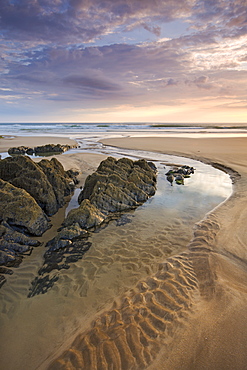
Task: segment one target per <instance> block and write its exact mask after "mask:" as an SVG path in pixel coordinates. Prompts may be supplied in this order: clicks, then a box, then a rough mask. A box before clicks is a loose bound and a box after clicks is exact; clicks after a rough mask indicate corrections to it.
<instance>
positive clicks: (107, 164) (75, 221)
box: [29, 157, 157, 297]
mask: <svg viewBox="0 0 247 370" xmlns="http://www.w3.org/2000/svg"><path fill="white" fill-rule="evenodd" d="M156 179H157V170H156V167H155V165H154V164H153V163H152V162H147V161H145V160H138V161H132V160H130V159H128V158H121V159H119V160H116V159H114V158H112V157H108V158H107V159H106V160H104V161H102V162H101V163H100V165H99V167H98V169H97V170H96V172H94V173H93V174H92V175H90V176H88V177H87V179H86V181H85V185H84V188H83V190H82V192H81V193H80V195H79V198H78V202H79V204H80V206H79V207H78V208H75V209H72V210H71V211H70V212H69V213H68V215H67V217H66V219H65V221H64V223H63V226H62V227H61V229H60V230H59V231H58V233H57V235H56V236H55V237H54V238H53V239H52V240H50V241H49V242H48V243H47V245H46V247H47V251H46V252H45V255H44V260H45V261H44V264H43V266H42V268H41V269H40V270H39V276H37V277H36V278H35V279H34V281H33V282H32V287H31V289H30V293H29V297H32V296H34V295H36V294H43V293H45V292H46V291H47V290H48V289H50V287H51V286H52V285H53V284H54V283H55V281H56V280H57V279H58V275H57V273H56V272H52V271H53V270H57V271H59V270H61V269H68V268H69V267H70V263H71V262H76V261H78V260H79V259H81V258H82V257H83V255H84V253H85V252H86V251H87V250H88V249H89V248H90V246H91V243H90V242H89V241H88V236H89V235H90V232H91V231H94V230H95V229H97V228H99V227H100V226H101V225H102V224H104V223H105V222H108V221H109V220H111V219H116V218H119V217H120V216H122V214H123V212H125V211H128V210H130V209H134V208H136V207H138V206H139V205H141V204H143V203H144V202H145V201H146V200H147V199H148V198H149V197H150V196H152V195H154V193H155V190H156ZM51 272H52V273H51Z"/></svg>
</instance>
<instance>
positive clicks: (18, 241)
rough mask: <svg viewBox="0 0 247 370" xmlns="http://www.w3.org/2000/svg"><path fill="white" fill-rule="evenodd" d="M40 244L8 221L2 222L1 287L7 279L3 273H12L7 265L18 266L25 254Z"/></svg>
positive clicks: (0, 251) (0, 248) (0, 230)
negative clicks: (14, 228) (11, 225)
mask: <svg viewBox="0 0 247 370" xmlns="http://www.w3.org/2000/svg"><path fill="white" fill-rule="evenodd" d="M38 245H40V243H39V242H38V241H37V240H33V239H31V238H29V237H27V236H26V235H23V234H21V233H19V232H17V231H15V230H13V229H12V228H11V227H10V226H9V225H8V224H7V223H4V222H2V223H1V224H0V282H1V283H0V287H1V286H2V284H4V282H5V281H6V279H5V278H4V277H3V274H12V273H13V271H12V270H10V269H8V268H7V267H17V266H19V264H20V263H21V261H22V256H23V255H24V254H27V253H28V254H30V253H31V251H32V248H33V247H36V246H38Z"/></svg>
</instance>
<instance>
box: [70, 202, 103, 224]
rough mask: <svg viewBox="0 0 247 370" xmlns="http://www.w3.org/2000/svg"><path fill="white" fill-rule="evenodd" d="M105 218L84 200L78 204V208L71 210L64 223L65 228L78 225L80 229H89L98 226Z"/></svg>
mask: <svg viewBox="0 0 247 370" xmlns="http://www.w3.org/2000/svg"><path fill="white" fill-rule="evenodd" d="M105 218H106V216H105V215H104V214H103V213H102V212H100V210H98V209H97V208H96V207H95V206H94V205H93V204H91V202H90V201H89V200H88V199H85V200H83V201H82V203H81V204H80V207H78V208H76V209H72V210H71V211H70V212H69V213H68V215H67V217H66V219H65V221H64V225H65V226H66V227H68V226H72V225H74V224H78V225H79V226H80V228H81V229H89V228H91V227H94V226H98V225H100V224H101V223H102V222H103V221H104V220H105Z"/></svg>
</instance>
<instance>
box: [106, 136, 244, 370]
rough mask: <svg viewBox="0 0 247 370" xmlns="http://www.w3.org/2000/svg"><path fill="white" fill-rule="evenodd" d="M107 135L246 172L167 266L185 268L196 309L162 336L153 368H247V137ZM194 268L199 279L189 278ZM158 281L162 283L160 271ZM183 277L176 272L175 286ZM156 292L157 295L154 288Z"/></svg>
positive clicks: (120, 144) (124, 142)
mask: <svg viewBox="0 0 247 370" xmlns="http://www.w3.org/2000/svg"><path fill="white" fill-rule="evenodd" d="M103 142H104V143H105V144H108V145H113V146H118V147H124V148H129V149H143V150H150V151H160V152H163V153H164V152H165V153H167V154H176V155H181V156H188V157H191V158H194V159H199V160H203V161H205V162H207V163H215V162H216V163H219V164H221V165H223V166H225V167H228V168H231V169H233V170H234V171H236V172H237V173H238V174H239V175H240V176H238V175H237V174H232V176H233V181H234V182H235V185H234V193H233V195H232V196H231V197H230V198H229V199H228V200H227V201H226V202H224V203H223V204H222V205H220V206H219V207H217V208H216V209H215V210H214V211H213V212H211V213H210V214H209V215H208V216H207V217H206V218H205V219H204V220H203V221H202V222H201V223H200V225H198V226H197V228H195V235H194V239H193V240H192V242H191V243H190V245H189V246H188V251H187V252H185V254H184V255H183V256H181V255H178V256H177V257H173V258H172V260H171V262H170V263H169V266H168V267H165V271H166V274H169V277H171V276H172V274H174V273H175V272H174V271H176V270H177V273H179V274H180V275H181V276H182V277H183V279H184V280H185V282H184V285H185V286H186V289H187V293H188V292H193V293H192V294H191V295H190V296H187V297H186V299H185V301H186V303H187V305H188V306H189V307H190V309H185V310H184V308H181V310H184V311H185V312H186V314H187V315H188V316H186V315H181V316H180V317H179V318H178V319H177V321H176V320H174V321H172V324H171V325H172V329H171V333H170V335H167V337H164V338H162V340H160V342H161V343H162V344H161V349H160V350H159V351H158V353H157V355H155V356H154V357H155V358H154V359H153V361H152V363H150V365H149V367H148V368H150V369H181V368H182V369H219V370H220V369H228V368H229V369H239V370H240V369H245V368H246V364H247V352H246V343H247V232H246V219H247V207H246V204H247V155H246V154H247V139H246V138H212V139H209V138H201V139H189V138H183V139H181V138H128V139H109V140H104V141H103ZM185 259H186V261H188V262H187V263H189V264H190V270H188V269H187V266H188V265H186V263H185V262H184V261H185ZM177 261H179V263H177ZM167 270H168V271H167ZM161 271H162V270H161ZM190 274H193V279H192V280H193V281H188V278H189V277H190ZM167 276H168V275H167ZM186 279H187V281H186ZM157 280H158V282H159V284H160V280H159V277H158V279H157ZM176 280H177V279H176V278H174V279H173V282H172V283H173V285H174V282H176ZM151 294H152V296H153V295H155V293H154V291H152V292H151ZM177 297H179V296H178V293H177ZM181 310H180V312H181ZM160 336H162V334H161V335H160ZM152 340H153V339H152ZM157 342H159V341H157Z"/></svg>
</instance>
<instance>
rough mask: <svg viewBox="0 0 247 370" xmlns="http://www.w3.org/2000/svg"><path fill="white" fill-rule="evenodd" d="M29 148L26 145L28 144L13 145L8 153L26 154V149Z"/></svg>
mask: <svg viewBox="0 0 247 370" xmlns="http://www.w3.org/2000/svg"><path fill="white" fill-rule="evenodd" d="M28 149H29V148H28V147H26V146H18V147H13V148H9V150H8V154H9V155H20V154H25V153H26V151H27V150H28Z"/></svg>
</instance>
